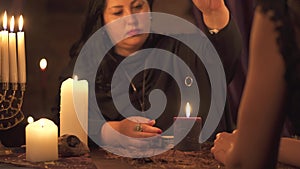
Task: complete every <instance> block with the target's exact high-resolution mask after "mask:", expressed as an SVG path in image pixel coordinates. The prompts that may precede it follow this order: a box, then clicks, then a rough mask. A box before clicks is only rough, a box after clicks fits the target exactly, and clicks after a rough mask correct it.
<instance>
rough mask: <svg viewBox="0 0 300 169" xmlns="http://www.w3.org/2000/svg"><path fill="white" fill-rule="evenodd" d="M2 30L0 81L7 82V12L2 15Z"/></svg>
mask: <svg viewBox="0 0 300 169" xmlns="http://www.w3.org/2000/svg"><path fill="white" fill-rule="evenodd" d="M3 29H4V30H3V31H2V44H1V59H2V60H1V62H2V63H1V64H2V66H1V67H2V71H1V72H2V82H3V83H8V82H9V55H8V31H7V30H6V29H7V12H6V11H5V12H4V15H3Z"/></svg>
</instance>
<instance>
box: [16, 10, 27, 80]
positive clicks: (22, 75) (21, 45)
mask: <svg viewBox="0 0 300 169" xmlns="http://www.w3.org/2000/svg"><path fill="white" fill-rule="evenodd" d="M23 23H24V21H23V16H22V15H21V16H20V18H19V32H18V33H17V38H18V40H17V43H18V71H19V72H18V77H19V83H26V55H25V35H24V32H23V31H22V29H23Z"/></svg>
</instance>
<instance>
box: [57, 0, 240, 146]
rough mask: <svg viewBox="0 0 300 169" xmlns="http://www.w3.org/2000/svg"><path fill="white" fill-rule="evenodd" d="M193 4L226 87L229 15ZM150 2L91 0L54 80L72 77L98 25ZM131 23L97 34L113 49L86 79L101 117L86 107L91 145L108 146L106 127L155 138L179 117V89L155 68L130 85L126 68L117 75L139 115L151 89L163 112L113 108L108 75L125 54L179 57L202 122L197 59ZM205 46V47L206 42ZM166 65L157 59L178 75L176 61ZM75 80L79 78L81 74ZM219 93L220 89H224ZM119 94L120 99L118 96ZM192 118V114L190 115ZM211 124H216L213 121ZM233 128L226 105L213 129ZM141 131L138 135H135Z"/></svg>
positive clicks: (203, 80) (232, 59) (236, 39)
mask: <svg viewBox="0 0 300 169" xmlns="http://www.w3.org/2000/svg"><path fill="white" fill-rule="evenodd" d="M193 2H194V4H195V5H196V6H197V8H198V9H199V10H201V11H202V13H203V20H204V23H205V25H206V26H207V28H206V30H205V33H206V34H207V36H208V37H209V39H210V40H211V42H212V44H213V46H214V47H215V48H216V51H217V52H218V54H219V56H220V59H221V61H222V64H223V66H224V70H225V74H226V81H227V84H228V83H229V82H230V81H231V80H232V78H233V75H234V71H235V66H236V64H237V61H238V59H239V56H240V53H241V38H240V34H239V32H238V30H237V27H236V25H235V23H234V22H233V21H232V19H231V18H230V14H229V11H228V9H227V7H226V6H225V4H224V1H223V0H211V1H201V0H194V1H193ZM151 3H152V1H150V0H149V1H145V0H122V1H118V0H106V1H104V0H91V1H90V5H89V10H88V15H87V18H86V24H85V27H84V30H83V34H82V36H81V38H80V40H79V41H78V42H77V43H75V44H74V46H73V47H72V49H71V56H72V60H71V62H70V64H69V66H68V68H67V70H66V71H65V72H64V74H62V76H61V77H60V79H61V81H63V80H65V79H66V78H68V77H71V76H72V75H73V70H74V65H75V64H76V61H78V60H77V57H78V55H79V53H80V50H81V49H82V47H83V45H84V44H85V43H86V42H87V41H88V38H90V37H91V36H92V34H93V33H95V32H96V31H97V30H98V29H99V28H101V27H102V26H104V25H106V24H108V23H112V22H113V21H115V20H116V19H119V18H122V17H125V16H129V15H131V14H139V13H143V12H149V11H150V6H151ZM135 19H136V18H134V17H132V18H129V19H128V20H126V19H125V20H124V21H122V23H123V24H124V25H123V26H124V27H121V29H120V27H114V28H106V29H105V31H103V32H102V33H103V36H102V37H101V38H104V39H105V38H107V39H109V41H110V42H112V43H113V44H114V43H115V45H113V48H111V49H110V48H109V49H108V52H107V53H106V54H105V56H104V58H103V60H102V61H101V63H100V66H99V68H98V71H97V74H96V79H95V81H92V82H90V81H89V83H90V84H91V83H95V84H94V85H95V90H94V89H91V88H90V93H91V92H94V93H95V96H96V99H97V103H98V105H97V106H99V109H100V111H101V115H102V116H103V118H104V119H103V118H102V117H101V115H99V112H95V110H97V108H95V107H94V108H91V107H89V136H90V137H91V138H92V139H93V141H95V142H96V143H97V144H110V141H111V140H114V139H113V138H109V137H112V134H105V133H108V132H111V131H109V129H107V128H110V127H112V128H113V129H114V130H116V131H118V132H119V133H121V134H124V135H126V136H130V137H135V138H136V137H142V138H145V137H151V136H157V135H159V134H161V133H162V132H163V131H165V130H168V129H169V127H170V126H171V125H172V123H173V117H176V116H177V115H178V114H179V111H180V110H179V108H180V105H181V102H182V100H181V93H180V91H179V88H180V87H179V86H178V84H176V82H175V80H174V78H173V77H172V76H170V75H169V74H168V73H166V72H164V71H161V70H157V69H147V70H144V71H141V72H140V73H138V74H137V75H136V76H135V77H134V78H133V79H132V81H131V79H130V78H128V77H127V73H128V72H126V70H125V71H123V75H121V76H123V77H124V79H125V81H127V80H129V81H130V83H129V85H128V86H124V88H126V89H127V92H129V99H130V102H131V104H132V105H133V106H134V107H135V108H136V109H137V110H139V111H141V112H145V111H147V110H148V109H149V108H150V101H149V94H150V93H151V91H153V90H154V89H161V90H162V91H163V92H164V94H165V96H166V100H167V101H166V103H165V104H166V108H165V110H164V111H163V113H162V114H161V115H158V116H151V114H150V115H148V114H143V113H142V114H131V113H132V112H126V111H127V109H126V105H125V106H124V107H123V108H124V109H122V110H121V111H122V112H119V111H118V110H117V108H116V107H115V103H114V102H113V96H112V90H113V89H112V86H111V84H112V78H113V75H114V72H115V70H116V69H117V68H118V66H119V64H121V63H122V61H123V60H125V58H126V57H127V56H129V55H132V56H130V57H132V58H133V57H135V58H137V57H139V56H138V55H139V53H137V51H139V50H142V49H149V48H156V49H163V50H164V51H169V52H171V53H173V54H175V55H177V56H179V58H181V59H182V60H183V61H184V63H185V64H187V65H188V66H189V68H190V70H191V71H192V73H193V75H194V76H195V79H189V80H194V81H195V80H196V81H197V84H198V87H199V93H194V94H195V95H197V96H198V97H200V101H201V102H200V103H196V105H197V104H198V105H199V111H198V112H197V116H201V117H202V119H203V122H205V120H206V118H207V116H208V112H209V109H210V104H211V99H212V98H211V86H210V85H211V84H210V80H209V75H208V73H207V71H206V69H205V66H204V65H203V63H202V61H201V60H200V59H199V57H197V54H196V53H195V52H194V51H192V50H191V49H190V48H189V46H187V45H186V44H184V43H183V42H180V41H179V40H177V39H175V38H172V37H170V36H166V35H162V34H155V33H141V31H140V30H139V29H140V28H139V27H143V25H142V24H141V23H139V22H142V21H141V20H139V19H136V20H135ZM153 20H155V18H153ZM125 22H126V23H125ZM162 24H163V23H162ZM128 25H129V26H128ZM118 26H120V25H118ZM127 27H130V30H129V31H127V32H126V36H127V37H126V38H124V39H123V40H121V41H119V42H114V39H113V38H111V37H112V36H113V33H114V32H118V31H121V30H122V29H127ZM116 29H117V31H116ZM179 34H180V33H179ZM185 38H191V39H192V42H193V40H194V39H193V37H192V35H187V37H185ZM203 39H205V38H203ZM104 41H105V40H104ZM204 42H205V41H204ZM197 43H201V39H199V41H195V42H194V44H195V45H196V46H198V44H197ZM205 43H207V42H205ZM205 45H207V47H209V44H208V43H207V44H205ZM205 45H204V46H205ZM199 46H201V45H199ZM86 49H87V48H86ZM203 50H204V49H203ZM204 51H205V50H204ZM83 53H84V52H83ZM204 53H205V52H204ZM146 58H151V56H149V57H148V56H146ZM83 60H84V59H83ZM172 61H174V59H172V58H171V59H170V60H164V58H162V62H163V64H165V65H170V66H169V67H171V69H172V70H174V71H177V72H179V74H180V71H181V70H180V68H179V67H176V63H175V64H173V63H172V64H171V62H172ZM87 62H92V61H87ZM139 62H142V63H141V64H145V63H143V61H140V60H139V59H136V60H134V59H133V62H129V64H140V63H139ZM91 64H93V63H91ZM75 67H76V66H75ZM79 67H80V66H79ZM88 68H89V67H88V66H85V69H86V71H88ZM75 69H76V68H75ZM75 72H76V70H75ZM79 74H80V73H79ZM79 77H80V78H83V79H84V77H82V76H79ZM91 90H92V91H91ZM224 90H226V88H225V89H224ZM119 94H120V95H122V94H124V93H119ZM225 97H226V96H225ZM191 102H192V101H191ZM89 106H90V105H89ZM222 110H223V109H222ZM154 113H155V112H154ZM222 113H223V112H218V114H222ZM130 116H142V117H144V118H143V119H144V120H145V119H148V120H149V121H147V122H145V121H144V122H138V121H131V120H128V119H127V118H125V117H130ZM193 116H196V115H195V114H194V115H193ZM152 117H154V118H152ZM215 123H217V124H218V121H217V122H215ZM108 126H109V127H108ZM233 128H234V125H233V122H232V119H231V115H230V112H229V109H228V107H227V106H226V109H225V113H224V115H223V117H222V119H221V123H220V125H219V128H218V130H217V131H232V129H233ZM141 129H142V132H139V131H137V130H141ZM114 141H116V140H114ZM122 141H124V140H120V142H122ZM116 144H118V143H116Z"/></svg>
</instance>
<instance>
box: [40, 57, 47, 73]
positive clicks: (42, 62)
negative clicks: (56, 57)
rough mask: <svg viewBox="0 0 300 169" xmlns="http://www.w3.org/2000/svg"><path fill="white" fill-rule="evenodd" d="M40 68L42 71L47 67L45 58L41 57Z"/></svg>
mask: <svg viewBox="0 0 300 169" xmlns="http://www.w3.org/2000/svg"><path fill="white" fill-rule="evenodd" d="M40 68H41V70H42V71H44V70H45V69H46V68H47V60H46V59H45V58H43V59H41V61H40Z"/></svg>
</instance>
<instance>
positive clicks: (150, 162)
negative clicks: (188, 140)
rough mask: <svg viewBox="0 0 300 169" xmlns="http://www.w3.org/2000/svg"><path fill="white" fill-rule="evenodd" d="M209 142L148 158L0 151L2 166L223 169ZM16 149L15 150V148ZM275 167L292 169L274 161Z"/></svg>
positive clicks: (99, 152) (17, 168) (10, 168)
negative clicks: (40, 156)
mask: <svg viewBox="0 0 300 169" xmlns="http://www.w3.org/2000/svg"><path fill="white" fill-rule="evenodd" d="M211 146H212V144H211V143H206V144H202V147H201V151H197V152H182V151H178V150H169V151H167V152H165V153H162V154H159V155H156V156H153V157H149V158H139V159H133V158H126V157H121V156H117V155H115V154H112V153H109V152H107V151H105V150H103V149H100V148H99V149H93V150H92V151H91V153H89V154H86V155H85V156H81V157H69V158H59V160H57V161H51V162H38V163H33V162H28V161H26V156H25V152H24V150H21V151H20V150H19V149H14V150H13V151H12V154H9V155H5V154H0V168H1V169H2V168H3V169H4V168H5V169H31V168H47V169H64V168H72V169H97V168H98V169H218V168H225V167H224V166H223V165H222V164H220V163H219V162H218V161H216V160H215V159H214V158H213V155H212V154H211V153H210V147H211ZM16 150H17V151H16ZM277 169H296V168H295V167H292V166H287V165H284V164H280V163H279V164H278V167H277Z"/></svg>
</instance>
